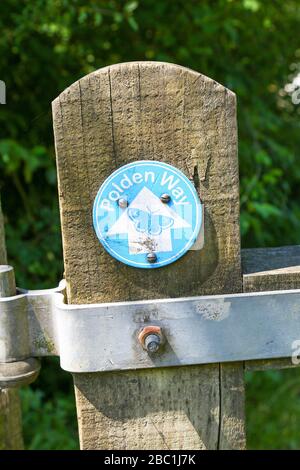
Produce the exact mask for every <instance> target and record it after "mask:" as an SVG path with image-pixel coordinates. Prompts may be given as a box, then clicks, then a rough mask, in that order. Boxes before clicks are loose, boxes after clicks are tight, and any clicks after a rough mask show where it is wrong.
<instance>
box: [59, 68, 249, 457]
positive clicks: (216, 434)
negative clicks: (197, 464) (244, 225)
mask: <svg viewBox="0 0 300 470" xmlns="http://www.w3.org/2000/svg"><path fill="white" fill-rule="evenodd" d="M53 119H54V133H55V145H56V154H57V168H58V182H59V200H60V211H61V224H62V235H63V249H64V263H65V276H66V281H67V294H68V301H69V302H71V303H91V302H109V301H123V300H137V299H153V298H163V297H181V296H190V295H199V294H216V293H232V292H239V291H241V288H242V283H241V266H240V238H239V180H238V163H237V129H236V104H235V95H234V94H233V93H232V92H230V91H229V90H227V89H226V88H224V87H223V86H221V85H219V84H218V83H216V82H214V81H213V80H211V79H209V78H207V77H205V76H203V75H201V74H199V73H196V72H194V71H191V70H189V69H185V68H183V67H180V66H176V65H172V64H165V63H159V62H133V63H127V64H119V65H114V66H111V67H106V68H103V69H100V70H98V71H96V72H94V73H92V74H90V75H88V76H86V77H83V78H82V79H81V80H79V81H78V82H76V83H74V84H73V85H72V86H70V87H69V88H68V89H66V90H65V91H64V92H63V93H62V94H61V95H60V96H59V97H58V98H57V99H56V100H55V101H54V102H53ZM146 159H149V160H159V161H162V162H166V163H169V164H171V165H174V166H176V167H177V168H179V169H180V170H181V171H183V172H184V173H185V174H186V175H187V176H188V177H189V178H190V179H191V180H192V181H193V182H194V184H195V187H196V189H197V191H198V192H199V194H200V196H201V199H202V201H203V202H204V204H205V247H204V249H203V250H202V251H193V252H189V253H187V254H186V255H185V256H184V257H183V258H181V259H180V260H179V261H177V262H176V263H174V264H171V265H169V266H168V267H165V268H161V269H155V270H137V269H135V268H132V267H129V266H126V265H124V264H122V263H119V262H118V261H116V260H115V259H113V258H112V257H110V256H109V255H108V254H107V253H106V251H105V250H104V249H103V248H102V246H101V245H100V243H99V241H98V240H97V238H96V236H95V233H94V230H93V227H92V204H93V201H94V198H95V196H96V193H97V191H98V189H99V187H100V185H101V184H102V183H103V181H104V180H105V179H106V178H107V177H108V176H109V175H110V174H111V173H112V172H113V171H114V170H116V169H117V168H119V167H120V166H122V165H124V164H126V163H129V162H132V161H136V160H146ZM216 347H217V345H216ZM242 377H243V368H242V366H241V365H240V364H236V365H234V366H232V367H224V366H219V365H213V366H207V367H206V366H205V367H188V368H187V367H182V368H176V369H163V370H151V371H138V372H122V373H121V372H120V373H106V374H102V375H100V374H93V375H92V374H80V375H78V374H77V375H75V376H74V380H75V389H76V398H77V410H78V418H79V431H80V441H81V447H82V448H85V449H96V448H97V449H100V448H102V449H105V448H110V449H121V448H128V449H130V448H143V449H155V448H158V449H161V448H166V449H167V448H172V449H180V448H182V449H183V448H190V449H196V448H209V449H216V448H223V447H225V448H242V447H243V446H244V432H243V406H244V392H243V385H242V384H243V380H242ZM232 390H234V391H235V392H234V393H233V394H232ZM231 394H232V397H233V398H232V399H231V398H230V397H231Z"/></svg>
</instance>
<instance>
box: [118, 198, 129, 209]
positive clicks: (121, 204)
mask: <svg viewBox="0 0 300 470" xmlns="http://www.w3.org/2000/svg"><path fill="white" fill-rule="evenodd" d="M118 205H119V207H121V208H122V209H126V207H127V206H128V201H127V199H125V198H124V197H121V198H120V199H119V200H118Z"/></svg>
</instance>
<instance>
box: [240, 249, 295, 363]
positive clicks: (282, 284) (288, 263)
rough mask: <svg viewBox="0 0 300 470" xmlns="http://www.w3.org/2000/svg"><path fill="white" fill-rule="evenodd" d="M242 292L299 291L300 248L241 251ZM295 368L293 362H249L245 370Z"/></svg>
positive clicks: (280, 360) (284, 359) (286, 360)
mask: <svg viewBox="0 0 300 470" xmlns="http://www.w3.org/2000/svg"><path fill="white" fill-rule="evenodd" d="M242 266H243V291H244V292H261V291H274V290H285V289H286V290H287V289H300V245H296V246H283V247H278V248H252V249H244V250H242ZM288 367H296V366H295V365H294V364H293V363H292V359H286V358H283V359H275V360H267V361H248V362H246V363H245V369H246V370H249V371H251V370H252V371H254V370H262V371H263V370H269V369H286V368H288Z"/></svg>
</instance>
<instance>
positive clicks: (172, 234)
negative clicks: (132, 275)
mask: <svg viewBox="0 0 300 470" xmlns="http://www.w3.org/2000/svg"><path fill="white" fill-rule="evenodd" d="M93 223H94V228H95V231H96V234H97V236H98V238H99V240H100V242H101V243H102V245H103V246H104V248H105V249H106V250H107V251H108V253H110V255H111V256H113V257H114V258H116V259H118V260H119V261H122V262H123V263H125V264H128V265H130V266H134V267H138V268H158V267H161V266H165V265H167V264H170V263H172V262H174V261H176V260H177V259H178V258H180V257H181V256H183V255H184V254H185V253H186V252H187V251H188V250H189V249H190V248H191V247H192V245H193V244H194V243H195V241H196V239H197V237H198V234H199V231H200V228H201V224H202V209H201V203H200V200H199V198H198V195H197V193H196V190H195V188H194V186H193V185H192V183H191V182H190V181H189V180H188V178H187V177H186V176H185V175H184V174H183V173H182V172H181V171H179V170H177V169H176V168H175V167H173V166H171V165H168V164H166V163H161V162H156V161H140V162H135V163H130V164H128V165H125V166H123V167H121V168H119V169H118V170H117V171H115V172H114V173H112V175H110V176H109V178H107V179H106V180H105V181H104V183H103V184H102V186H101V187H100V189H99V191H98V194H97V196H96V198H95V202H94V208H93Z"/></svg>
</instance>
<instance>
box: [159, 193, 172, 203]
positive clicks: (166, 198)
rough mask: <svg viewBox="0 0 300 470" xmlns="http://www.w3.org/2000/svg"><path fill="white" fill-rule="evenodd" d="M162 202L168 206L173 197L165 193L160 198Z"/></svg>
mask: <svg viewBox="0 0 300 470" xmlns="http://www.w3.org/2000/svg"><path fill="white" fill-rule="evenodd" d="M160 200H161V202H163V203H164V204H167V203H168V202H170V201H171V196H170V195H169V194H166V193H164V194H162V195H161V196H160Z"/></svg>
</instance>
